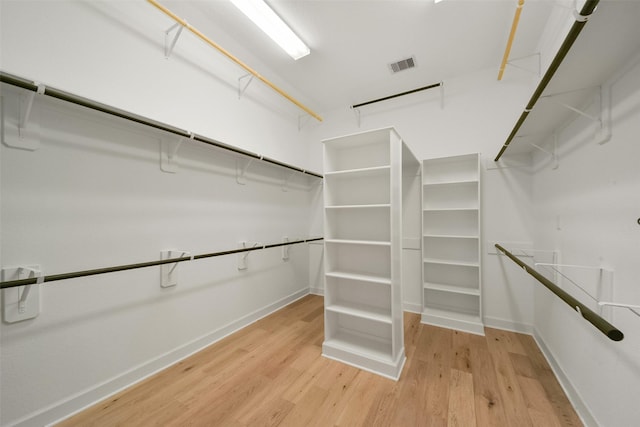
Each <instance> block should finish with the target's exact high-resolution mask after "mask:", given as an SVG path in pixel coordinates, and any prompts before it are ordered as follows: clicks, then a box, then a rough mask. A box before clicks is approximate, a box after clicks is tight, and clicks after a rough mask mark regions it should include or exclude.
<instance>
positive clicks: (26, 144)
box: [0, 82, 46, 151]
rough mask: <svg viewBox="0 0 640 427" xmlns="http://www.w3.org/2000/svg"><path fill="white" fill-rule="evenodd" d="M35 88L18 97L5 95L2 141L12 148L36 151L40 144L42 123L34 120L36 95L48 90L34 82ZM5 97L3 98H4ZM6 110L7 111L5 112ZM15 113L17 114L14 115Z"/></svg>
mask: <svg viewBox="0 0 640 427" xmlns="http://www.w3.org/2000/svg"><path fill="white" fill-rule="evenodd" d="M33 84H34V86H35V90H34V91H32V92H28V93H26V94H21V95H20V96H17V97H4V98H7V100H6V101H4V100H3V104H4V105H3V107H2V108H1V109H0V110H2V123H3V126H2V128H3V133H2V142H4V143H5V144H6V145H7V146H9V147H12V148H19V149H21V150H27V151H35V150H37V149H38V147H39V146H40V125H39V124H38V123H37V122H35V121H32V120H31V119H32V117H31V116H32V113H33V111H34V102H35V98H36V95H42V94H44V93H45V91H46V87H45V86H44V85H43V84H39V83H37V82H34V83H33ZM4 98H3V99H4ZM5 110H6V112H5ZM14 114H15V116H14Z"/></svg>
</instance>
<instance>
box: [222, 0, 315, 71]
mask: <svg viewBox="0 0 640 427" xmlns="http://www.w3.org/2000/svg"><path fill="white" fill-rule="evenodd" d="M231 3H233V4H234V5H235V6H236V7H237V8H238V9H240V11H241V12H242V13H244V14H245V15H247V17H248V18H249V19H251V20H252V21H253V23H254V24H256V25H257V26H258V27H260V29H261V30H262V31H264V32H265V34H266V35H268V36H269V37H271V39H272V40H273V41H274V42H276V43H277V44H278V45H279V46H280V47H281V48H282V49H284V51H285V52H287V53H288V54H289V55H290V56H291V57H292V58H293V59H300V58H302V57H303V56H306V55H308V54H309V53H310V52H311V51H310V50H309V48H308V47H307V45H305V44H304V42H303V41H302V40H300V38H299V37H298V36H297V35H296V34H295V33H294V32H293V30H291V28H289V27H288V26H287V24H285V23H284V21H283V20H282V19H280V17H279V16H278V15H276V13H275V12H274V11H273V9H271V8H270V7H269V5H267V4H266V3H265V2H264V0H231Z"/></svg>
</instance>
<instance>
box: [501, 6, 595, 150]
mask: <svg viewBox="0 0 640 427" xmlns="http://www.w3.org/2000/svg"><path fill="white" fill-rule="evenodd" d="M599 1H600V0H587V1H586V2H585V4H584V6H583V7H582V10H581V11H580V13H579V14H578V15H577V16H576V20H575V22H574V23H573V25H572V26H571V29H570V30H569V33H568V34H567V37H566V38H565V39H564V41H563V42H562V46H560V49H559V50H558V52H557V53H556V56H555V57H554V58H553V61H551V65H549V68H548V69H547V72H546V73H544V76H543V77H542V80H540V83H539V84H538V87H537V88H536V90H535V92H534V93H533V96H531V99H530V100H529V103H528V104H527V106H526V107H525V109H524V111H523V112H522V114H521V115H520V118H519V119H518V121H517V122H516V125H515V126H514V127H513V130H512V131H511V133H510V134H509V137H508V138H507V140H506V141H505V143H504V145H503V146H502V148H501V149H500V152H499V153H498V155H497V156H496V158H495V159H494V161H496V162H497V161H498V160H500V157H502V154H503V153H504V152H505V150H506V149H507V148H508V147H509V144H511V141H512V140H513V138H515V136H516V133H517V132H518V130H519V129H520V127H521V126H522V124H523V123H524V121H525V120H526V119H527V116H528V115H529V113H530V112H531V110H532V109H533V107H534V105H535V104H536V102H538V98H540V96H541V95H542V92H543V91H544V90H545V89H546V87H547V85H548V84H549V82H550V81H551V79H552V78H553V76H554V74H555V73H556V71H557V70H558V67H559V66H560V64H561V63H562V61H563V60H564V58H565V57H566V56H567V53H569V50H570V49H571V46H573V43H574V42H575V41H576V39H577V38H578V36H579V35H580V32H581V31H582V29H583V28H584V25H585V24H586V23H587V20H588V19H589V17H590V16H591V14H592V13H593V12H594V11H595V9H596V6H598V2H599Z"/></svg>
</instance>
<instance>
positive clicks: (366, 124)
mask: <svg viewBox="0 0 640 427" xmlns="http://www.w3.org/2000/svg"><path fill="white" fill-rule="evenodd" d="M496 77H497V71H496V70H486V71H483V72H479V73H475V74H473V75H470V76H466V77H464V78H458V79H452V80H447V81H445V98H444V104H445V105H444V109H442V108H441V107H440V92H439V89H433V90H431V91H429V92H422V93H417V94H413V95H409V96H405V97H402V98H396V99H393V100H389V101H385V102H382V103H379V104H373V105H371V106H367V107H363V108H361V126H360V127H358V125H357V120H356V116H355V114H354V113H353V112H352V111H351V110H349V108H348V106H345V108H344V109H341V110H336V111H333V112H330V113H327V114H326V123H324V124H323V125H321V126H318V125H310V126H309V127H308V129H306V131H305V135H306V136H307V137H308V139H309V143H310V144H311V155H310V160H311V161H315V162H316V163H315V164H313V163H312V165H311V167H312V169H319V168H320V167H321V159H322V144H321V142H320V141H321V140H322V139H325V138H331V137H335V136H340V135H344V134H349V133H354V132H359V131H366V130H371V129H377V128H382V127H387V126H394V127H395V128H396V129H397V130H398V132H399V134H400V135H401V136H402V138H403V139H404V140H405V142H406V143H407V144H408V145H409V147H410V148H411V149H412V151H413V152H414V154H415V155H416V157H417V158H418V159H425V158H432V157H442V156H450V155H457V154H465V153H471V152H480V153H481V155H482V159H483V164H484V163H485V162H487V163H488V164H490V165H491V166H492V167H493V166H494V165H493V158H494V157H495V155H496V154H497V152H498V150H499V148H500V147H501V145H502V144H503V142H504V140H505V139H506V137H507V135H508V134H509V132H510V131H511V128H512V127H513V123H515V120H516V119H517V117H518V116H519V115H520V113H521V111H522V108H523V105H524V104H525V103H526V100H527V98H528V96H529V95H530V93H531V91H532V89H533V88H532V82H531V81H530V79H527V78H523V76H522V75H517V71H513V72H512V74H510V75H509V74H507V78H505V80H503V81H502V82H498V81H497V80H496ZM381 95H385V94H381ZM362 101H366V100H362ZM483 180H484V183H483V224H482V227H483V234H484V241H485V242H500V241H505V240H506V241H509V242H531V241H532V239H533V236H532V230H531V223H532V222H531V218H530V215H531V214H530V205H529V204H530V197H531V181H530V175H529V174H527V173H526V172H523V171H521V170H518V169H508V170H486V169H485V168H484V167H483ZM414 252H416V251H412V250H405V257H406V258H408V259H414V258H415V260H419V259H420V255H419V252H417V253H415V254H414ZM482 267H483V286H484V315H485V321H486V322H487V324H488V325H494V326H499V327H504V328H508V329H517V330H529V325H531V324H532V322H533V317H532V311H531V307H530V301H531V299H532V297H533V294H532V292H533V291H532V288H531V287H527V286H518V287H514V286H510V285H508V284H507V280H506V278H508V277H514V278H516V277H520V276H519V275H520V272H519V271H517V270H516V269H511V268H510V267H507V268H506V269H503V267H502V266H501V264H500V263H499V262H498V260H497V257H496V256H494V255H488V254H487V253H486V251H485V253H484V254H483V263H482ZM416 268H417V269H419V268H420V264H419V261H418V262H414V263H413V267H408V266H407V268H406V269H405V271H404V276H405V277H404V278H405V280H404V283H403V286H404V287H403V301H404V305H405V309H409V310H416V309H418V310H419V309H420V307H421V300H420V295H421V291H420V290H421V288H422V285H421V278H420V277H421V273H420V271H419V270H418V271H415V269H416Z"/></svg>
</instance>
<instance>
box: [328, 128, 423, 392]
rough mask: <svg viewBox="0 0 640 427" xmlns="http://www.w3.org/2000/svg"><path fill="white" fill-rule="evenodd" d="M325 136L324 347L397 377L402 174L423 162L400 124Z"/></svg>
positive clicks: (339, 357)
mask: <svg viewBox="0 0 640 427" xmlns="http://www.w3.org/2000/svg"><path fill="white" fill-rule="evenodd" d="M323 142H324V165H325V173H324V177H325V180H324V201H325V203H324V204H325V215H324V218H325V222H324V226H325V228H324V229H325V240H324V244H325V279H326V288H325V340H324V343H323V345H322V354H323V355H324V356H326V357H329V358H331V359H335V360H339V361H341V362H344V363H347V364H350V365H353V366H356V367H358V368H361V369H365V370H367V371H371V372H374V373H377V374H380V375H383V376H385V377H389V378H392V379H396V380H397V379H398V378H399V377H400V373H401V372H402V367H403V365H404V362H405V359H406V357H405V353H404V337H403V315H402V298H401V280H402V279H401V273H402V259H401V257H402V241H403V227H402V204H403V199H404V198H403V187H404V186H403V181H404V180H405V176H406V177H412V178H413V177H415V176H416V174H417V173H418V171H419V168H420V163H419V162H418V160H416V158H415V157H414V156H413V154H412V153H411V151H410V150H409V149H408V148H407V146H406V145H405V144H404V143H403V142H402V139H401V138H400V136H399V135H398V134H397V132H396V131H395V130H394V129H393V128H386V129H380V130H376V131H371V132H365V133H360V134H355V135H348V136H344V137H339V138H333V139H329V140H325V141H323ZM405 174H406V175H405ZM407 179H408V178H407Z"/></svg>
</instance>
